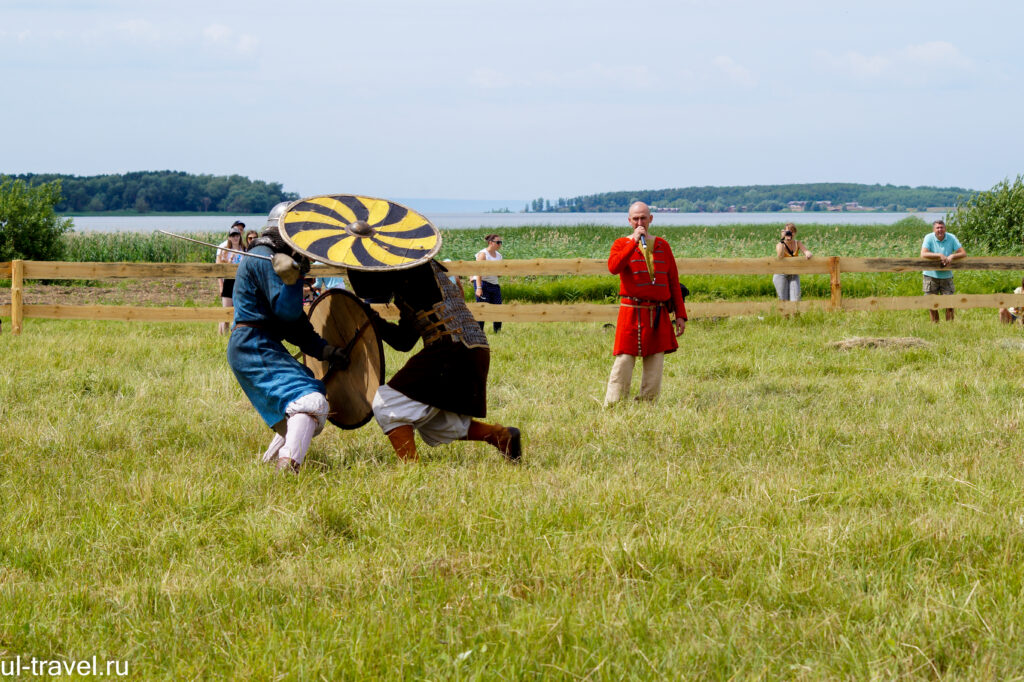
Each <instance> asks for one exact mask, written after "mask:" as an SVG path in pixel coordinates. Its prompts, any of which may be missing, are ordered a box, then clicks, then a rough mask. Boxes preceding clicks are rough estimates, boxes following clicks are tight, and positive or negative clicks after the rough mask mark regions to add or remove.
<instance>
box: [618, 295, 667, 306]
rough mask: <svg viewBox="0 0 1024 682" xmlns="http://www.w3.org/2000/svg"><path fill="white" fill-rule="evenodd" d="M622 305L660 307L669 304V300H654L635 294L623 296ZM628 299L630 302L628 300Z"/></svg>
mask: <svg viewBox="0 0 1024 682" xmlns="http://www.w3.org/2000/svg"><path fill="white" fill-rule="evenodd" d="M620 298H621V299H622V300H621V301H620V304H621V305H624V306H626V307H627V308H660V307H661V306H667V305H668V301H654V300H651V299H649V298H636V297H634V296H621V297H620ZM627 301H628V302H627Z"/></svg>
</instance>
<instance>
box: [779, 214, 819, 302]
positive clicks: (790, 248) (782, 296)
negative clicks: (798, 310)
mask: <svg viewBox="0 0 1024 682" xmlns="http://www.w3.org/2000/svg"><path fill="white" fill-rule="evenodd" d="M801 253H803V254H804V256H805V257H807V258H810V257H811V252H810V251H808V250H807V249H806V248H805V247H804V245H803V242H799V241H797V239H796V225H794V224H793V223H786V226H785V227H784V228H783V229H782V238H781V239H780V240H779V243H778V244H776V245H775V255H776V257H778V258H796V257H798V256H799V255H800V254H801ZM772 283H773V284H774V285H775V293H777V294H778V295H779V300H780V301H799V300H800V275H783V274H781V273H779V274H775V275H773V276H772Z"/></svg>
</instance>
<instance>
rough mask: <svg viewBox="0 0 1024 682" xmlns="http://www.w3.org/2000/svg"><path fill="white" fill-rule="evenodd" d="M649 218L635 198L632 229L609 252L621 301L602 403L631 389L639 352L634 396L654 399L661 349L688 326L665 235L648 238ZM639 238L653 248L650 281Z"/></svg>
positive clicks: (658, 385)
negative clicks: (672, 316) (640, 360)
mask: <svg viewBox="0 0 1024 682" xmlns="http://www.w3.org/2000/svg"><path fill="white" fill-rule="evenodd" d="M651 220H652V216H651V209H650V208H648V206H647V204H645V203H643V202H642V201H637V202H635V203H634V204H633V205H632V206H630V207H629V224H630V225H631V226H632V227H633V233H632V234H631V235H630V236H628V237H620V238H619V239H616V240H615V242H614V243H613V244H612V248H611V253H610V254H609V256H608V271H609V272H611V273H612V274H613V275H618V276H619V280H620V287H619V297H620V305H619V317H618V320H617V321H616V324H615V345H614V347H613V348H612V355H614V356H615V361H614V362H613V363H612V372H611V376H609V377H608V389H607V391H606V392H605V398H604V404H605V406H608V405H612V404H613V403H616V402H618V401H620V400H622V399H623V398H625V397H626V396H628V395H629V385H630V383H631V382H632V380H633V366H634V365H635V364H636V359H637V357H641V358H643V376H642V377H641V381H640V392H639V393H638V394H637V397H636V399H637V400H654V399H656V398H657V397H658V393H659V392H660V391H661V375H662V370H663V369H664V365H665V353H671V352H673V351H675V350H676V349H677V348H678V347H679V343H678V342H677V341H676V337H677V336H680V335H681V334H682V333H683V332H684V331H686V306H685V304H684V303H683V295H682V290H681V289H680V287H679V272H678V270H677V269H676V261H675V257H674V256H673V255H672V249H671V248H670V247H669V245H668V242H667V241H665V240H664V239H662V238H661V237H654V238H653V239H652V238H651V236H650V234H649V233H648V231H647V230H648V227H649V226H650V224H651ZM643 242H646V244H647V247H648V248H649V249H650V250H651V251H652V254H653V257H652V261H653V266H654V278H653V281H652V278H651V273H650V272H648V269H647V260H646V259H645V258H644V252H643V246H642V243H643ZM670 311H671V312H673V313H675V319H674V320H670V317H669V313H670ZM673 332H675V333H673Z"/></svg>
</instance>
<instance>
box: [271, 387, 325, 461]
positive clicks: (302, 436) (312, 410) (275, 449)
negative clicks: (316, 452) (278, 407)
mask: <svg viewBox="0 0 1024 682" xmlns="http://www.w3.org/2000/svg"><path fill="white" fill-rule="evenodd" d="M330 409H331V408H330V405H328V404H327V398H326V397H325V396H324V395H323V394H322V393H307V394H306V395H304V396H302V397H301V398H298V399H296V400H293V401H291V402H290V403H288V405H287V406H286V407H285V408H284V411H285V415H286V417H285V426H284V434H283V435H281V434H275V435H274V439H273V440H272V441H270V446H269V447H268V448H267V451H266V452H264V453H263V461H264V462H269V461H271V460H273V459H274V458H275V457H287V458H289V459H292V460H294V461H295V463H296V464H302V462H303V461H304V460H305V459H306V453H307V452H309V444H310V442H311V441H312V440H313V436H316V435H319V434H320V432H321V431H323V430H324V425H325V424H326V423H327V413H328V412H330Z"/></svg>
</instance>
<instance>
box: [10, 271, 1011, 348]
mask: <svg viewBox="0 0 1024 682" xmlns="http://www.w3.org/2000/svg"><path fill="white" fill-rule="evenodd" d="M676 264H677V266H678V269H679V272H680V274H684V275H687V274H690V275H692V274H705V275H770V274H773V273H776V272H786V273H791V274H824V275H829V281H830V294H831V295H830V297H829V299H828V300H807V301H800V302H784V301H715V302H704V303H701V302H690V303H688V304H687V306H686V308H687V312H688V314H689V316H690V318H691V319H699V318H706V317H731V316H736V315H766V314H772V313H783V314H785V313H792V312H807V311H812V310H826V311H842V310H849V311H875V310H938V309H940V308H955V309H967V308H1005V307H1008V306H1020V307H1024V296H1022V295H1014V294H974V295H966V294H957V295H954V296H941V297H939V296H904V297H893V298H877V297H871V298H856V299H849V298H846V299H844V298H843V297H842V282H841V278H840V275H841V273H843V272H913V271H918V272H919V271H921V270H926V269H933V268H934V267H936V264H935V262H934V261H927V260H924V259H920V258H842V257H836V256H833V257H827V258H812V259H810V260H805V259H800V260H798V259H786V260H785V261H781V260H779V259H777V258H679V259H676ZM237 267H238V266H236V265H231V264H214V263H67V262H62V261H12V262H9V263H0V277H3V278H10V280H11V304H10V305H3V306H0V317H10V318H11V327H12V330H13V332H14V333H15V334H20V333H21V330H22V326H23V320H24V318H25V317H35V318H49V319H64V320H73V319H79V320H120V321H149V322H220V321H223V320H230V319H231V317H232V314H233V309H232V308H214V307H210V308H187V307H141V306H100V305H77V306H69V305H25V304H24V301H23V298H24V281H25V280H26V279H117V278H139V279H157V278H215V277H232V276H233V275H234V273H235V269H236V268H237ZM445 267H447V268H448V270H449V272H451V274H453V275H475V274H494V275H520V276H522V275H566V274H588V275H605V276H609V277H610V276H611V275H609V273H608V268H607V264H606V261H605V260H604V259H595V258H563V259H535V260H503V261H451V262H447V263H445ZM947 267H948V269H950V270H1024V258H1019V257H1005V258H1004V257H994V258H964V259H961V260H957V261H954V262H953V263H951V264H950V265H949V266H947ZM344 272H345V270H344V268H337V267H332V266H315V267H314V268H313V269H312V271H311V273H310V274H311V275H314V276H315V275H329V274H343V273H344ZM468 305H469V308H470V310H471V311H472V312H473V315H474V316H475V317H476V318H477V319H478V320H480V321H482V322H490V321H507V322H614V321H615V318H616V316H617V315H618V305H615V304H612V305H607V304H596V303H576V304H525V303H509V304H506V305H501V306H495V305H489V304H486V303H470V304H468ZM374 307H375V308H376V309H377V310H378V311H380V312H381V314H382V315H384V316H385V317H391V318H394V317H396V316H397V311H396V310H395V308H394V307H393V306H374Z"/></svg>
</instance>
